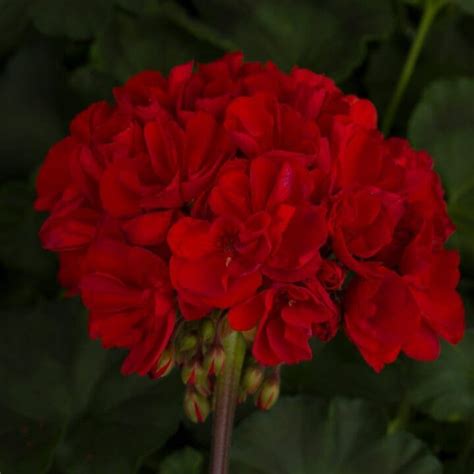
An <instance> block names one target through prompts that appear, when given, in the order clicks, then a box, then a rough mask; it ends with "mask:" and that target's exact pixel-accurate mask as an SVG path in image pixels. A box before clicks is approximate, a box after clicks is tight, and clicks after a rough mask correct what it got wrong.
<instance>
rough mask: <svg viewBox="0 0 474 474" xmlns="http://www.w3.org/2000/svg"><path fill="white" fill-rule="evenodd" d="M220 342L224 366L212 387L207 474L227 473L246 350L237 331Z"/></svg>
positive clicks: (243, 341)
mask: <svg viewBox="0 0 474 474" xmlns="http://www.w3.org/2000/svg"><path fill="white" fill-rule="evenodd" d="M222 343H223V347H224V352H225V363H224V367H223V368H222V371H221V373H220V374H219V376H218V377H217V383H216V388H215V408H214V414H213V430H212V448H211V466H210V471H209V472H210V474H228V472H229V451H230V444H231V440H232V429H233V425H234V415H235V408H236V405H237V398H238V395H239V384H240V377H241V373H242V366H243V363H244V358H245V349H246V344H245V340H244V338H243V337H242V335H241V334H240V333H238V332H231V333H230V334H229V335H227V336H226V337H225V338H224V339H223V341H222Z"/></svg>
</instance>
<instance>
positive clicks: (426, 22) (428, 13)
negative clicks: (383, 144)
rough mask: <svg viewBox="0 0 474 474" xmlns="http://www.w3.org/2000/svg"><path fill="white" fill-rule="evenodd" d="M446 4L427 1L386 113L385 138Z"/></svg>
mask: <svg viewBox="0 0 474 474" xmlns="http://www.w3.org/2000/svg"><path fill="white" fill-rule="evenodd" d="M446 4H447V0H426V2H425V6H424V10H423V15H422V17H421V21H420V24H419V26H418V30H417V32H416V36H415V39H414V41H413V44H412V45H411V48H410V51H409V53H408V56H407V59H406V61H405V64H404V66H403V69H402V72H401V74H400V78H399V79H398V83H397V86H396V88H395V92H394V93H393V96H392V98H391V99H390V103H389V105H388V107H387V111H386V113H385V117H384V120H383V124H382V131H383V132H384V134H385V136H387V135H388V134H389V133H390V130H391V128H392V125H393V120H394V119H395V115H396V113H397V110H398V107H399V105H400V101H401V100H402V97H403V95H404V93H405V90H406V88H407V86H408V83H409V82H410V78H411V76H412V74H413V70H414V69H415V65H416V62H417V60H418V57H419V55H420V53H421V50H422V49H423V44H424V43H425V39H426V35H427V34H428V31H429V30H430V27H431V24H432V23H433V20H434V19H435V18H436V15H437V14H438V12H439V10H440V9H441V8H442V7H443V6H444V5H446Z"/></svg>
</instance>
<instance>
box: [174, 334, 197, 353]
mask: <svg viewBox="0 0 474 474" xmlns="http://www.w3.org/2000/svg"><path fill="white" fill-rule="evenodd" d="M197 343H198V338H197V337H196V335H195V334H182V335H181V337H179V338H178V341H177V343H176V345H177V349H178V350H179V351H181V352H186V351H192V350H194V349H196V347H197Z"/></svg>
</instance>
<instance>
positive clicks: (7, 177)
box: [0, 0, 474, 474]
mask: <svg viewBox="0 0 474 474" xmlns="http://www.w3.org/2000/svg"><path fill="white" fill-rule="evenodd" d="M431 1H434V0H318V1H315V0H294V1H290V0H275V1H274V0H242V1H234V0H174V1H173V0H0V58H1V60H0V104H1V112H0V117H1V118H0V131H1V132H0V297H1V307H0V310H1V311H0V472H1V474H42V473H49V474H134V473H140V474H153V473H155V474H181V473H182V474H202V473H203V472H205V469H206V464H207V459H208V453H207V450H208V447H209V436H210V430H209V422H208V423H207V424H206V425H205V426H203V427H202V426H199V427H195V426H191V425H190V424H189V423H188V422H184V421H182V413H181V412H182V410H181V399H182V391H183V389H182V386H181V384H180V383H179V382H178V381H177V378H176V377H174V376H171V377H170V378H169V379H166V380H165V381H158V382H153V381H150V380H148V379H142V378H139V377H129V378H123V377H122V376H121V375H120V371H119V369H120V363H121V360H122V359H123V354H122V353H118V352H114V351H105V350H103V349H102V348H101V347H100V344H99V343H98V342H96V341H90V340H89V339H88V337H87V328H86V318H85V314H84V311H83V310H82V309H81V305H80V303H79V302H78V301H76V300H74V299H72V300H71V299H64V298H63V297H62V296H61V291H60V289H59V286H58V285H57V283H56V280H55V273H56V269H57V264H56V261H55V258H54V257H53V256H52V255H50V254H48V253H46V252H44V251H43V250H41V249H40V246H39V241H38V238H37V233H38V229H39V227H40V225H41V221H42V216H41V215H38V214H36V213H35V212H34V211H33V209H32V201H33V199H34V186H33V182H34V177H35V175H36V172H37V168H38V166H39V165H40V163H41V162H42V160H43V158H44V155H45V153H46V152H47V150H48V148H49V146H50V145H51V144H52V143H54V142H55V141H56V140H58V139H59V138H60V137H62V136H63V135H64V134H65V133H66V132H67V126H68V123H69V121H70V120H71V118H72V117H73V116H74V115H75V114H76V113H77V112H78V111H80V110H81V109H82V108H83V107H84V106H85V105H87V104H88V103H90V102H91V101H93V100H98V99H102V98H105V99H108V98H110V97H111V89H112V87H113V86H114V85H116V84H119V83H121V82H123V81H125V80H126V79H127V77H129V76H130V75H131V74H133V73H135V72H138V71H140V70H142V69H145V68H152V69H159V70H161V71H163V72H167V71H168V70H169V69H170V68H171V67H172V66H173V65H175V64H179V63H182V62H185V61H189V60H191V59H197V60H198V61H207V60H211V59H213V58H216V57H218V56H220V55H221V54H223V53H224V52H225V51H230V50H236V49H240V50H243V51H244V53H245V54H246V57H247V59H259V60H268V59H270V60H272V61H275V62H276V63H277V64H278V65H280V66H281V67H283V68H285V69H289V68H291V66H292V65H293V64H298V65H300V66H304V67H309V68H311V69H313V70H315V71H317V72H322V73H325V74H328V75H329V76H331V77H333V78H334V79H335V80H336V81H338V83H339V84H340V85H341V86H342V87H343V88H344V90H345V91H346V92H348V93H355V94H358V95H360V96H362V97H367V98H369V99H371V100H372V101H374V102H375V104H376V105H377V107H378V110H379V114H380V116H381V117H383V114H384V111H385V109H386V106H387V104H388V101H389V100H390V97H391V95H392V93H393V90H394V87H395V84H396V82H397V80H398V77H399V74H400V70H401V67H402V65H403V62H404V60H405V58H406V56H407V52H408V48H409V47H410V44H411V42H412V40H413V37H414V35H415V32H416V28H417V25H418V23H419V21H420V17H421V8H423V5H424V4H425V2H431ZM393 130H394V132H395V133H396V134H399V135H402V136H408V138H409V139H410V140H411V141H412V143H413V144H414V146H415V147H417V148H423V149H426V150H428V151H429V152H430V153H431V154H432V156H433V157H434V159H435V166H436V169H437V171H438V172H439V173H440V175H441V177H442V180H443V184H444V186H445V189H446V197H447V202H448V206H449V210H450V213H451V215H452V217H453V219H454V221H455V223H456V225H457V229H458V231H457V232H456V234H455V235H454V236H453V238H452V240H451V242H450V245H451V246H452V247H454V248H459V249H460V250H461V253H462V273H463V280H462V282H461V285H460V289H461V292H462V294H463V297H464V299H465V302H466V308H467V312H468V325H470V326H472V310H473V306H474V211H473V209H474V2H473V1H472V0H451V1H448V0H447V4H446V6H445V7H444V8H443V9H442V11H441V13H440V14H439V16H438V17H437V19H436V21H435V22H434V24H433V25H432V28H431V30H430V33H429V34H428V37H427V40H426V43H425V45H424V48H423V51H422V53H421V56H420V58H419V62H418V64H417V66H416V68H415V71H414V74H413V76H412V78H411V81H410V84H409V85H408V89H407V92H406V94H405V96H404V98H403V100H402V103H401V107H400V109H399V111H398V114H397V117H396V120H395V124H394V127H393ZM472 331H473V330H472V329H470V330H469V331H468V332H467V334H466V337H465V339H464V341H463V342H462V343H461V344H459V345H458V346H456V347H451V346H449V345H448V344H445V345H444V347H443V352H442V356H441V358H440V359H439V360H438V361H436V362H433V363H430V364H419V363H413V362H408V361H406V360H404V359H402V360H400V361H399V362H397V363H396V364H394V365H393V366H390V367H387V368H386V369H384V371H383V372H382V373H381V374H380V375H377V374H375V373H374V372H373V371H372V370H371V369H370V368H369V367H368V366H367V365H366V364H365V363H364V362H363V360H362V359H361V357H360V355H359V354H358V352H357V350H356V349H355V348H354V347H353V346H352V345H351V344H350V343H349V342H348V341H347V340H346V339H345V338H344V336H343V335H340V336H338V338H337V339H336V340H335V341H333V342H332V343H331V344H329V345H326V346H323V345H317V346H315V348H314V354H315V356H314V359H313V361H311V362H309V363H306V364H302V365H301V366H298V367H288V368H285V369H284V370H283V373H282V374H283V388H282V389H283V392H284V396H282V399H281V401H280V402H279V403H278V404H277V405H276V407H275V408H274V409H273V410H272V411H271V412H270V413H269V414H264V413H254V412H253V409H252V408H251V405H250V404H247V405H244V406H242V407H241V408H240V409H239V411H238V421H239V424H238V427H237V429H236V434H235V445H234V448H233V454H232V459H233V470H232V471H231V472H232V473H233V474H247V473H248V474H286V473H288V474H333V473H334V474H335V473H337V474H359V473H361V474H362V473H364V474H366V473H367V474H370V473H372V472H374V473H379V472H382V473H387V474H439V473H441V470H442V469H444V472H446V473H447V474H464V473H471V472H473V470H474V333H473V332H472ZM341 397H343V398H341Z"/></svg>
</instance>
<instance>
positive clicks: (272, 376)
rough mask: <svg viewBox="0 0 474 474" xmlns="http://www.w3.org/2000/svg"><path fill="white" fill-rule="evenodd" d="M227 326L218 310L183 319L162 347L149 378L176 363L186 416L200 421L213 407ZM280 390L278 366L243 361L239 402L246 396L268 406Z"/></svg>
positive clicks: (166, 373)
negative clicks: (196, 319)
mask: <svg viewBox="0 0 474 474" xmlns="http://www.w3.org/2000/svg"><path fill="white" fill-rule="evenodd" d="M228 330H229V328H228V326H227V325H226V324H225V320H224V319H222V318H220V317H219V315H218V314H214V315H211V317H209V318H206V319H204V320H201V321H186V322H182V323H181V324H180V325H179V326H178V327H177V330H176V332H175V335H174V337H173V339H172V341H171V343H170V345H169V346H168V347H167V348H166V349H165V350H164V351H163V353H162V355H161V357H160V359H159V360H158V363H157V365H156V369H155V371H154V372H152V373H150V376H151V377H152V378H158V377H165V376H166V375H168V374H169V373H170V372H171V371H172V369H173V368H174V367H178V369H179V370H180V374H181V380H182V381H183V383H184V384H185V385H186V391H185V395H184V411H185V413H186V415H187V417H188V418H189V419H190V420H191V421H193V422H195V423H202V422H204V421H205V420H206V418H207V417H208V415H209V413H210V412H211V410H212V406H213V402H212V397H213V395H214V387H215V383H216V378H217V377H218V376H219V374H220V373H221V371H222V368H223V367H224V364H225V352H224V348H223V346H222V342H221V341H222V339H223V338H225V337H226V334H227V333H226V331H228ZM279 393H280V375H279V370H278V368H275V367H271V368H265V367H263V366H262V365H260V364H258V363H257V362H256V361H255V359H254V358H253V357H250V356H248V357H247V358H246V360H245V362H244V367H243V369H242V375H241V379H240V386H239V397H238V402H239V403H243V402H245V401H246V400H247V398H248V397H249V396H252V397H253V398H254V402H255V405H256V406H257V407H258V408H259V409H261V410H268V409H270V408H271V407H272V406H273V405H274V404H275V402H276V401H277V399H278V395H279Z"/></svg>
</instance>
